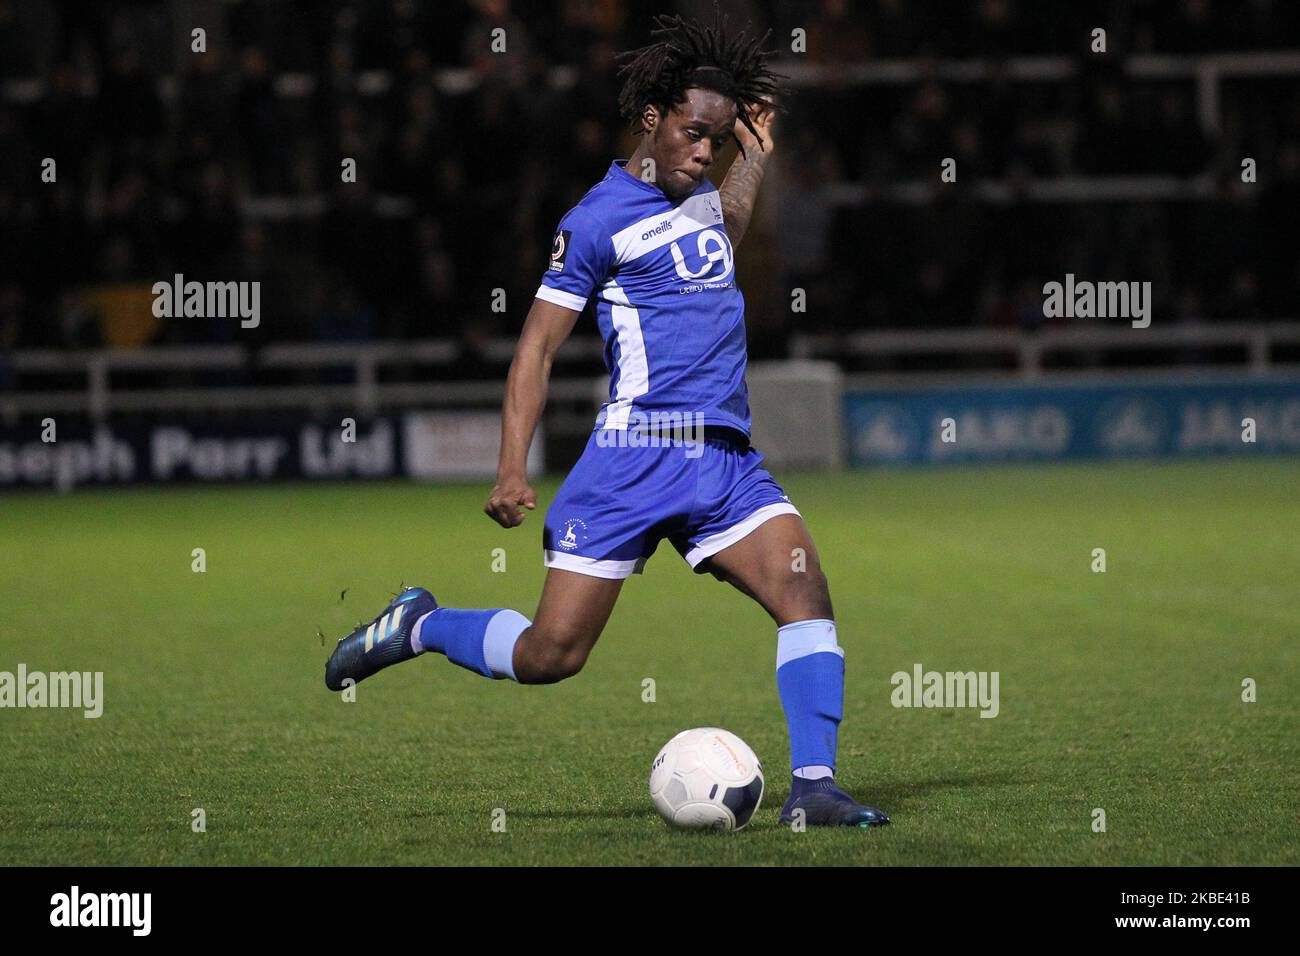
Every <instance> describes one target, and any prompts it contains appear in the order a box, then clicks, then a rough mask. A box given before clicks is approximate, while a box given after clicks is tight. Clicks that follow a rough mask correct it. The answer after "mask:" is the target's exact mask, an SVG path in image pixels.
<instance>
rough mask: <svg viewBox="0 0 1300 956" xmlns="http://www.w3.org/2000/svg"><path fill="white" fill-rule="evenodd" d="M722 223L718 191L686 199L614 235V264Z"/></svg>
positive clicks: (637, 256)
mask: <svg viewBox="0 0 1300 956" xmlns="http://www.w3.org/2000/svg"><path fill="white" fill-rule="evenodd" d="M721 222H722V200H721V198H720V197H719V196H718V191H717V190H716V189H714V190H711V191H710V192H707V193H700V194H699V195H696V196H692V197H691V198H690V199H687V200H686V201H685V202H683V203H682V204H681V205H680V206H678V207H677V208H676V209H674V210H673V211H672V212H670V213H660V214H659V215H655V216H650V217H648V218H646V219H642V220H641V221H640V222H634V223H632V225H630V226H628V227H626V228H624V229H620V230H619V231H618V232H616V233H614V235H613V236H612V237H611V239H612V240H613V242H614V261H615V263H617V264H618V265H623V264H624V263H625V262H631V261H632V260H633V259H637V258H640V257H641V256H643V255H645V254H646V253H647V252H653V251H654V250H655V249H658V248H659V247H660V246H664V245H667V244H668V243H670V242H672V241H673V240H674V239H677V238H679V237H681V236H686V235H690V234H691V233H692V232H696V231H698V230H700V229H706V228H708V227H709V226H716V225H719V224H720V223H721Z"/></svg>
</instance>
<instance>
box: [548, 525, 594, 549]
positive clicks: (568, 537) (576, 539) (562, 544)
mask: <svg viewBox="0 0 1300 956" xmlns="http://www.w3.org/2000/svg"><path fill="white" fill-rule="evenodd" d="M586 536H587V525H586V523H585V522H583V520H582V519H581V518H570V519H569V520H568V521H566V522H564V524H563V525H562V526H561V531H560V536H559V537H558V538H556V540H555V545H556V547H558V548H563V549H564V550H565V551H572V550H573V549H574V548H576V547H577V546H578V545H579V544H581V543H582V540H581V539H582V538H585V537H586Z"/></svg>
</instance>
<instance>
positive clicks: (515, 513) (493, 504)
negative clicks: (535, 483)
mask: <svg viewBox="0 0 1300 956" xmlns="http://www.w3.org/2000/svg"><path fill="white" fill-rule="evenodd" d="M521 505H522V506H523V507H520V506H521ZM536 507H537V492H535V491H533V489H532V488H531V487H530V486H529V484H528V482H527V481H525V480H524V479H523V478H507V479H501V480H498V481H497V484H496V487H495V488H493V489H492V494H491V495H490V496H489V497H488V500H487V504H486V505H484V506H483V512H484V513H485V514H486V515H487V516H488V517H489V518H491V519H492V520H493V521H495V522H496V523H497V524H499V525H501V527H503V528H514V527H517V526H518V525H521V524H523V521H524V512H523V508H527V509H528V510H529V511H532V510H533V509H534V508H536Z"/></svg>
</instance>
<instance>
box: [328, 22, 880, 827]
mask: <svg viewBox="0 0 1300 956" xmlns="http://www.w3.org/2000/svg"><path fill="white" fill-rule="evenodd" d="M655 26H656V29H655V30H654V31H653V33H652V38H653V40H654V42H652V43H651V44H650V45H648V46H646V47H643V48H642V49H640V50H634V51H631V52H628V53H624V54H621V55H620V59H622V60H624V61H626V62H625V63H624V65H623V67H622V68H621V70H620V75H621V76H625V81H624V86H623V89H622V92H621V95H620V99H619V106H620V111H621V112H622V114H623V116H624V117H625V118H626V119H627V120H628V121H629V122H630V123H632V125H633V128H634V130H635V131H636V132H637V133H639V134H642V138H641V141H640V143H639V145H638V146H637V148H636V150H635V151H634V152H633V154H632V156H631V158H630V159H627V160H623V161H619V160H616V161H614V162H613V163H612V164H611V165H610V167H609V171H608V173H606V175H605V178H604V179H603V180H601V181H600V182H599V183H597V184H596V185H595V186H593V187H592V188H591V190H589V191H588V192H587V194H586V195H585V196H584V197H583V198H582V200H581V201H579V203H578V204H577V205H576V206H574V207H573V209H571V210H570V211H569V212H568V213H567V214H566V215H565V216H564V218H563V219H562V220H561V221H560V224H559V229H558V231H557V232H556V234H555V239H554V244H553V246H552V248H551V255H550V261H549V263H548V265H547V269H546V271H545V273H544V275H543V276H542V280H541V287H540V288H539V289H538V290H537V295H536V299H535V300H534V302H533V304H532V307H531V308H530V310H529V313H528V317H527V319H526V320H525V322H524V327H523V331H522V332H521V334H520V337H519V343H518V346H517V348H516V351H515V356H514V361H513V363H512V364H511V366H510V373H509V376H508V378H507V380H506V397H505V402H504V407H503V412H502V428H501V454H500V462H499V466H498V469H497V481H496V487H494V488H493V489H492V494H491V497H490V498H489V499H488V502H487V505H486V506H485V508H484V510H485V511H486V512H487V514H488V515H490V516H491V517H492V518H493V519H495V520H496V521H497V522H498V523H499V524H501V525H502V526H503V527H506V528H513V527H516V526H518V525H519V524H521V523H522V522H523V520H524V509H528V510H532V509H534V508H535V507H536V506H537V495H536V493H535V492H534V491H533V489H532V487H531V486H530V485H529V483H528V478H527V475H526V473H525V461H526V459H527V455H528V448H529V445H530V444H531V442H532V438H533V432H534V430H535V428H536V427H537V422H538V419H539V418H540V416H541V413H542V408H543V406H544V405H545V402H546V389H547V382H548V379H549V375H550V370H551V363H552V360H553V358H554V356H555V353H556V350H558V349H559V347H560V345H561V343H563V342H564V340H565V339H566V338H567V337H568V335H569V333H570V332H571V331H572V330H573V327H574V323H576V322H577V320H578V317H579V315H580V314H581V313H582V311H583V309H584V308H585V306H586V305H587V303H588V301H589V300H591V299H593V298H594V299H595V303H596V319H597V323H598V325H599V328H600V332H601V334H602V336H603V337H604V339H605V362H606V365H607V366H608V368H609V373H610V385H609V401H608V402H606V403H605V405H604V406H603V407H602V408H601V411H600V413H599V415H598V416H597V419H596V424H595V428H594V430H593V432H592V435H591V438H590V440H589V441H588V442H587V446H586V449H585V450H584V452H583V453H582V456H581V458H580V459H579V461H578V462H577V464H576V465H575V466H574V468H573V470H572V471H571V472H570V473H569V476H568V478H567V479H566V480H565V482H564V484H563V486H562V487H561V488H560V490H559V492H558V493H557V495H556V497H555V500H554V501H553V502H551V505H550V508H549V509H548V510H547V513H546V521H545V525H544V528H543V531H542V542H543V548H544V560H545V564H546V567H547V568H548V570H547V576H546V583H545V585H544V587H543V589H542V595H541V600H540V603H539V604H538V607H537V611H536V613H535V614H534V615H533V619H532V620H531V621H529V620H528V619H527V618H526V617H524V615H522V614H520V613H519V612H517V611H513V610H508V609H501V608H496V609H492V610H461V609H456V608H449V607H439V605H438V604H437V602H436V601H435V600H434V598H433V595H432V594H430V593H429V592H428V591H427V590H425V589H423V588H408V589H407V590H405V591H403V592H402V593H401V594H399V595H398V596H397V597H396V598H395V599H394V601H393V603H391V604H390V605H389V606H388V607H387V608H385V609H384V611H383V613H382V614H380V615H379V616H378V617H376V618H375V619H374V620H373V621H371V622H370V623H369V624H364V623H363V624H361V625H359V626H358V627H357V629H356V630H355V631H354V632H353V633H352V634H351V635H350V636H348V637H346V638H344V639H342V640H340V641H339V643H338V647H337V648H336V649H335V650H334V653H333V655H332V656H331V657H330V660H329V663H328V665H327V666H326V672H325V682H326V684H327V685H328V686H329V687H330V688H331V689H332V690H339V689H341V688H342V687H343V686H344V681H345V680H347V679H349V678H350V679H351V680H353V681H360V680H362V679H363V678H365V677H368V676H369V675H371V674H373V673H375V672H376V671H378V670H380V669H381V668H384V667H387V666H388V665H390V664H396V663H398V662H401V661H405V660H409V659H411V658H413V657H415V656H416V655H418V654H422V653H424V652H426V651H433V652H435V653H438V654H443V655H445V656H446V657H447V658H449V659H450V660H451V661H452V662H454V663H456V664H459V665H460V666H462V667H465V668H468V669H469V670H472V671H476V672H478V673H479V674H482V675H483V676H484V677H488V678H498V679H500V678H508V679H510V680H514V681H518V682H519V683H525V684H548V683H553V682H556V681H561V680H564V679H565V678H568V677H572V676H573V675H574V674H576V673H578V671H579V670H581V669H582V666H583V664H584V663H585V661H586V660H587V656H588V655H589V654H590V653H591V650H592V647H593V646H595V643H596V640H597V638H599V637H600V633H601V631H602V630H603V629H604V627H605V623H606V621H608V619H609V616H610V612H611V611H612V610H613V608H614V602H615V601H616V600H617V599H618V595H619V591H620V590H621V589H622V587H623V582H624V580H625V579H626V578H627V577H628V576H629V575H631V574H634V573H637V572H639V571H640V570H641V568H642V566H643V565H644V564H645V562H646V560H647V559H648V558H649V557H650V555H651V554H653V553H654V551H655V549H656V547H657V546H658V544H659V542H660V541H661V540H662V539H664V538H667V539H668V540H669V541H670V542H672V544H673V546H674V547H675V548H676V549H677V550H678V552H680V553H681V555H682V557H684V558H685V559H686V563H687V564H689V565H690V566H691V567H692V568H693V569H694V570H695V571H696V572H697V573H703V572H706V571H707V572H709V573H711V574H713V575H714V576H715V577H716V578H719V579H720V580H723V581H726V582H728V583H729V584H731V585H733V586H734V587H736V588H738V589H739V590H740V591H742V592H743V593H745V594H747V595H749V596H750V597H751V598H753V599H754V600H755V601H757V602H758V603H759V604H760V605H762V607H763V608H764V610H766V611H767V612H768V614H770V615H771V616H772V618H773V619H774V620H775V622H776V625H777V638H776V682H777V688H778V690H779V693H780V697H781V703H782V706H783V707H784V710H785V715H786V720H787V723H788V726H789V732H790V753H791V766H792V773H793V776H792V780H791V793H790V797H789V799H788V800H787V801H786V803H785V806H784V807H783V808H782V811H781V822H782V823H784V824H788V823H790V822H792V821H793V820H795V819H797V817H796V812H797V811H802V813H803V820H804V822H805V823H806V824H808V825H811V826H858V827H871V826H879V825H883V824H887V823H888V822H889V817H888V816H887V815H886V814H885V813H884V812H883V811H882V810H880V809H878V808H876V807H873V806H868V805H864V804H861V803H858V802H857V801H856V800H854V799H853V798H852V797H850V796H849V795H848V794H846V793H845V792H844V791H843V790H841V789H840V788H839V787H837V786H836V784H835V779H834V771H835V765H836V760H835V754H836V741H837V736H838V729H839V723H840V719H841V717H842V715H843V702H844V660H843V657H844V652H843V650H842V649H841V648H840V646H839V644H838V642H837V641H836V631H835V618H834V612H833V611H832V609H831V599H830V594H829V592H828V590H827V585H826V577H825V575H824V574H823V573H822V570H821V566H820V563H819V561H818V557H817V549H816V547H815V546H814V545H813V541H812V538H811V537H810V536H809V534H808V529H807V528H806V527H805V525H804V522H803V519H802V517H800V514H799V512H798V511H797V510H796V509H795V506H794V505H793V504H791V503H790V499H789V498H788V497H787V496H786V495H785V493H784V492H783V491H782V490H781V487H780V486H779V485H778V484H777V483H776V482H775V481H774V480H773V479H772V476H771V475H769V474H768V473H767V471H766V470H764V469H763V467H762V462H763V457H762V455H760V454H759V453H758V452H757V451H756V450H755V449H754V448H752V447H751V446H750V444H749V427H750V419H749V403H748V398H747V392H746V388H745V358H746V355H745V322H744V298H743V296H742V295H741V292H740V289H739V288H737V286H736V278H735V248H736V247H737V246H738V245H739V244H740V242H741V240H742V239H743V238H744V235H745V230H746V228H747V227H748V225H749V219H750V214H751V213H752V211H753V208H754V199H755V196H756V194H757V192H758V186H759V183H760V182H761V181H762V179H763V172H764V168H765V167H766V165H767V162H768V160H769V158H770V157H771V155H772V126H773V117H774V114H775V112H776V110H777V107H776V96H777V93H778V92H779V90H778V85H777V82H776V81H777V79H778V78H779V76H780V74H775V73H773V72H771V71H770V70H769V69H768V67H767V65H766V61H767V58H768V57H769V56H770V53H768V52H765V51H762V50H761V49H760V48H761V46H762V43H763V41H764V40H766V37H763V38H761V39H757V38H751V37H749V36H748V35H747V33H746V32H741V33H740V34H739V35H737V36H728V33H727V28H726V23H725V19H724V18H722V17H721V16H719V17H718V19H717V21H716V23H715V25H714V26H713V27H712V28H705V27H702V26H701V25H700V24H699V23H697V22H695V21H693V20H688V19H684V18H681V17H662V16H661V17H657V18H656V20H655ZM733 138H734V139H735V140H736V141H737V145H738V148H739V151H740V152H739V155H738V156H737V158H736V160H735V162H734V163H733V165H732V166H731V168H730V170H729V172H728V173H727V176H726V179H725V180H724V181H723V184H722V188H721V190H719V189H718V188H717V187H716V186H714V185H713V183H712V182H710V181H709V179H708V178H707V175H708V172H709V169H710V167H711V166H712V165H713V162H714V160H715V158H716V157H717V156H718V154H719V153H720V152H721V151H722V149H723V148H724V147H725V146H726V145H727V144H728V142H730V141H731V140H732V139H733ZM799 554H802V555H804V556H805V557H806V564H804V565H801V564H800V563H799V562H798V561H797V560H795V557H794V556H796V555H799Z"/></svg>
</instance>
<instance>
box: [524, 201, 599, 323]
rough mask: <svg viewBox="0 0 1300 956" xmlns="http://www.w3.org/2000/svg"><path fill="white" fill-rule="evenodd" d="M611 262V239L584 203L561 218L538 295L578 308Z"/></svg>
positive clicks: (583, 304) (557, 303)
mask: <svg viewBox="0 0 1300 956" xmlns="http://www.w3.org/2000/svg"><path fill="white" fill-rule="evenodd" d="M613 265H614V240H613V238H612V237H611V236H610V234H609V231H608V230H607V229H606V228H605V226H604V225H603V224H602V223H601V222H600V220H599V219H597V218H596V217H595V216H593V215H592V214H591V213H590V212H589V211H588V210H587V209H586V208H584V207H583V206H574V207H573V208H572V209H570V210H569V211H568V213H567V214H565V216H564V218H563V219H561V220H560V226H559V228H558V229H557V230H556V231H555V238H554V239H553V240H552V242H551V255H550V258H549V259H548V260H547V263H546V272H545V273H544V274H543V275H542V284H541V286H540V287H538V289H537V298H539V299H545V300H546V301H547V302H552V303H554V304H555V305H559V306H563V307H564V308H566V309H572V310H573V311H575V312H581V311H582V310H583V309H584V308H586V305H587V300H588V299H589V298H591V295H592V293H593V292H595V291H596V289H598V288H599V287H600V286H601V285H603V284H604V282H605V279H606V278H608V276H609V273H610V270H611V268H612V267H613Z"/></svg>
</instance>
